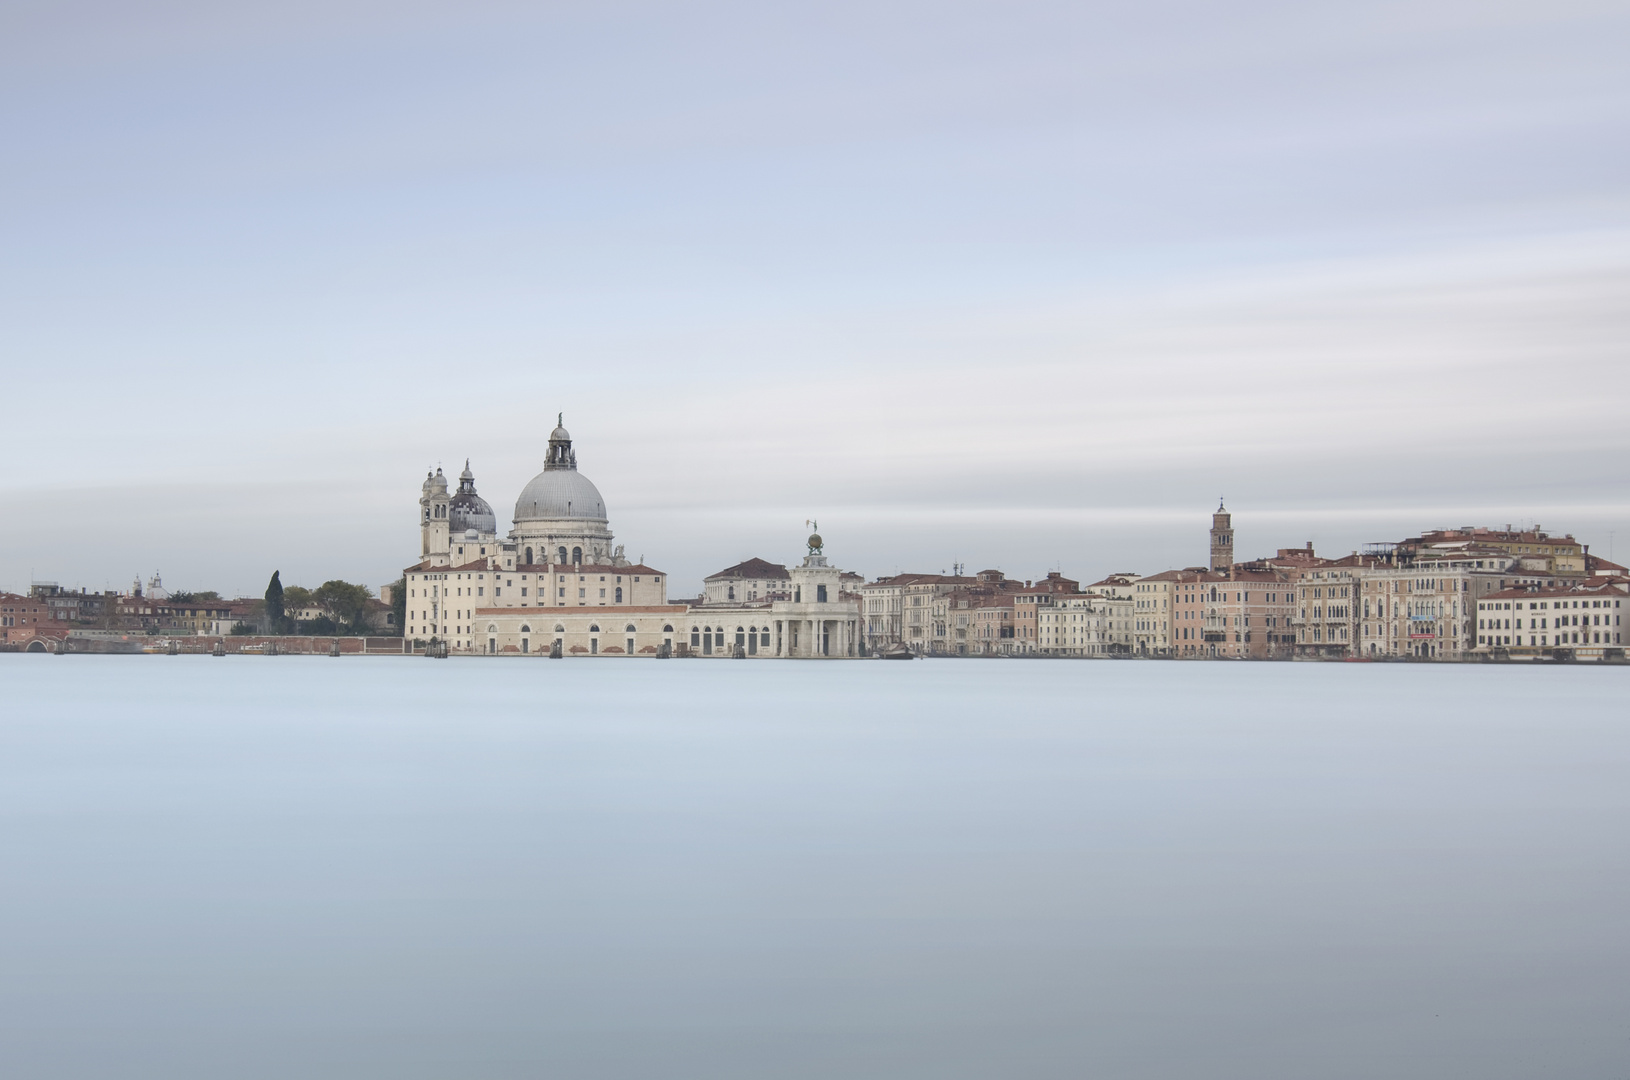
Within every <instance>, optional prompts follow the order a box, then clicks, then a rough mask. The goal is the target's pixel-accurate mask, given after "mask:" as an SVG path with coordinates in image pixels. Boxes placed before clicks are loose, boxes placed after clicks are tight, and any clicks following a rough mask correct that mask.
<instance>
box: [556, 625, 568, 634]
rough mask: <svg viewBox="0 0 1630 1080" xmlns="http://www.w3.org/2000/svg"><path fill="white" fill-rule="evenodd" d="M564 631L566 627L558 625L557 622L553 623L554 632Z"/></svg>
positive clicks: (560, 632) (561, 632) (562, 632)
mask: <svg viewBox="0 0 1630 1080" xmlns="http://www.w3.org/2000/svg"><path fill="white" fill-rule="evenodd" d="M565 632H566V628H565V627H564V626H562V625H560V624H559V623H556V624H555V633H557V634H564V633H565Z"/></svg>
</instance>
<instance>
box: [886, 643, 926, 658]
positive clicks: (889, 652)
mask: <svg viewBox="0 0 1630 1080" xmlns="http://www.w3.org/2000/svg"><path fill="white" fill-rule="evenodd" d="M878 655H879V656H881V657H882V658H883V659H884V660H915V659H917V654H916V653H914V652H912V651H911V649H910V648H909V647H907V646H906V644H905V643H904V642H900V641H896V642H895V643H894V644H893V645H890V646H889V647H888V648H886V649H884V650H883V651H882V652H881V653H878Z"/></svg>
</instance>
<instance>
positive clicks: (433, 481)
mask: <svg viewBox="0 0 1630 1080" xmlns="http://www.w3.org/2000/svg"><path fill="white" fill-rule="evenodd" d="M425 483H426V484H428V485H429V486H430V490H431V491H432V492H433V493H435V494H438V495H439V494H443V493H445V492H446V491H447V477H445V476H443V475H442V474H441V469H440V468H438V469H437V470H436V475H434V476H432V477H431V478H430V479H428V480H426V481H425Z"/></svg>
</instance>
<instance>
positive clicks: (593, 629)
mask: <svg viewBox="0 0 1630 1080" xmlns="http://www.w3.org/2000/svg"><path fill="white" fill-rule="evenodd" d="M599 632H600V627H599V625H598V624H596V625H594V626H591V627H589V633H591V634H598V633H599Z"/></svg>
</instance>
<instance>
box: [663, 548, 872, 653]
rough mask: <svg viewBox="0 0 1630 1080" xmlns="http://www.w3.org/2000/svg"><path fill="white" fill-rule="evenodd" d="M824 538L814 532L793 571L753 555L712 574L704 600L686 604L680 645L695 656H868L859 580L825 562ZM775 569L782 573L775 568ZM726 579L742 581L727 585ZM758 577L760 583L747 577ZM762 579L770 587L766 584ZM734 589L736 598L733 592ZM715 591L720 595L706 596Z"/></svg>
mask: <svg viewBox="0 0 1630 1080" xmlns="http://www.w3.org/2000/svg"><path fill="white" fill-rule="evenodd" d="M823 543H824V542H823V541H822V539H821V536H820V534H819V533H815V534H813V535H812V536H810V538H809V541H808V544H809V553H808V555H806V556H805V557H804V560H803V562H802V563H801V564H800V565H798V566H795V567H793V568H792V569H791V570H788V569H787V568H785V567H783V566H780V565H779V564H776V563H769V562H766V561H765V560H762V559H751V560H748V562H745V563H741V564H738V565H737V566H734V567H730V568H729V569H727V570H724V571H721V572H720V573H719V574H714V575H710V576H709V577H708V579H707V592H706V593H705V594H704V602H703V603H700V604H692V605H690V608H689V612H688V615H687V620H688V625H689V640H688V641H686V642H684V643H683V645H684V648H683V649H682V650H681V651H682V652H684V653H687V654H688V655H692V656H723V657H738V656H739V657H744V658H748V659H754V658H764V659H768V658H773V657H783V658H789V659H834V658H839V657H846V656H862V655H865V654H866V652H867V648H868V646H867V642H866V638H865V635H864V633H863V632H862V626H863V624H862V621H861V620H862V615H861V596H860V593H859V592H858V591H857V590H858V589H859V588H860V587H861V580H862V579H861V577H860V575H859V574H853V573H850V572H848V571H845V570H839V569H837V568H836V567H833V566H829V565H828V564H827V561H826V556H825V555H824V554H823V552H822V547H823ZM744 567H745V568H746V571H745V573H743V572H742V568H744ZM775 569H779V570H781V571H782V573H783V574H784V575H785V577H784V578H783V577H780V576H777V575H775V574H774V573H773V570H775ZM731 581H735V582H738V583H739V584H737V585H735V586H734V587H732V586H731V585H730V584H728V583H729V582H731ZM755 581H756V582H758V583H760V584H759V585H758V587H754V585H753V584H751V583H752V582H755ZM721 583H725V584H723V585H722V586H721ZM765 583H767V584H768V585H770V586H772V587H770V588H766V587H765ZM732 593H734V595H735V596H736V597H737V599H735V600H731V599H730V596H731V595H732ZM767 595H768V597H769V598H766V597H767ZM713 596H722V597H723V599H721V600H719V601H717V602H713V601H711V600H709V599H708V598H709V597H713ZM744 597H745V598H744Z"/></svg>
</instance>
